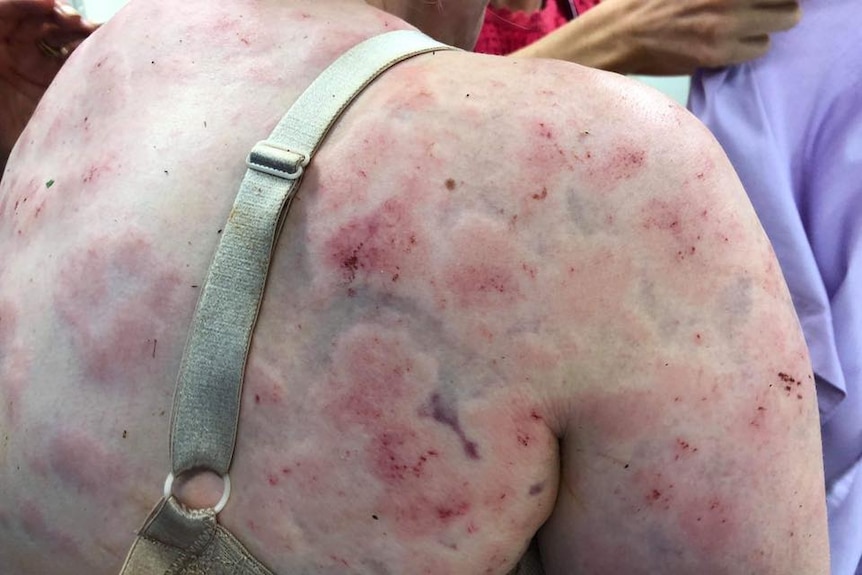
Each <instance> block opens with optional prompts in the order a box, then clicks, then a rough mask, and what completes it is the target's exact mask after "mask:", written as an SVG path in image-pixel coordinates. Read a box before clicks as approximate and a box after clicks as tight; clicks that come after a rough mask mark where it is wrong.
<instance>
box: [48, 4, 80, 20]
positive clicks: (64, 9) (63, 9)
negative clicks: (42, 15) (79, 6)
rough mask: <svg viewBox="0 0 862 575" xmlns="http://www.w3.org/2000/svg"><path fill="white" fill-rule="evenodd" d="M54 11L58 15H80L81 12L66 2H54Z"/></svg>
mask: <svg viewBox="0 0 862 575" xmlns="http://www.w3.org/2000/svg"><path fill="white" fill-rule="evenodd" d="M54 11H55V12H56V13H57V14H59V15H60V16H69V17H72V16H80V15H81V13H80V12H78V11H77V10H75V8H74V7H72V6H69V5H68V4H60V3H57V4H54Z"/></svg>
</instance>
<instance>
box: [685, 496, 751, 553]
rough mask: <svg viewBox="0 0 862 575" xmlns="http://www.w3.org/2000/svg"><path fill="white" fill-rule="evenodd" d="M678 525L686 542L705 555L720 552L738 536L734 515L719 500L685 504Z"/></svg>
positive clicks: (700, 499) (706, 499)
mask: <svg viewBox="0 0 862 575" xmlns="http://www.w3.org/2000/svg"><path fill="white" fill-rule="evenodd" d="M677 521H678V524H679V529H680V530H681V531H682V532H683V533H685V534H686V540H687V541H688V542H689V543H690V544H691V545H692V546H693V547H694V548H695V549H696V550H697V551H699V552H703V553H709V554H712V553H717V552H721V551H722V550H723V549H726V548H727V545H728V542H729V541H731V540H732V539H733V538H734V537H736V536H737V534H738V531H737V525H736V520H735V515H734V513H733V512H732V511H731V510H730V509H729V508H727V507H726V506H725V505H724V504H723V503H722V501H721V500H720V499H719V498H717V497H709V496H707V497H700V498H696V499H693V500H690V501H686V502H685V505H684V506H680V509H679V513H678V515H677Z"/></svg>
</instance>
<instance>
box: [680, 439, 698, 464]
mask: <svg viewBox="0 0 862 575" xmlns="http://www.w3.org/2000/svg"><path fill="white" fill-rule="evenodd" d="M697 451H698V449H697V447H692V445H691V444H690V443H689V442H688V441H685V440H684V439H680V438H678V439H677V440H676V453H675V454H674V461H679V460H680V459H681V458H682V457H685V456H687V455H691V454H694V453H697Z"/></svg>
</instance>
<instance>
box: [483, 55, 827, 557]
mask: <svg viewBox="0 0 862 575" xmlns="http://www.w3.org/2000/svg"><path fill="white" fill-rule="evenodd" d="M491 66H497V67H505V66H509V67H510V68H511V69H512V70H518V67H519V66H523V69H520V70H518V71H516V72H512V74H510V75H509V76H508V78H509V79H508V80H505V82H508V85H507V86H505V87H501V88H504V89H502V91H501V92H500V93H499V94H497V95H496V98H497V99H498V100H500V101H503V102H505V103H500V104H498V105H499V106H501V107H503V106H506V107H507V110H506V111H505V112H503V113H502V114H501V115H500V118H505V120H500V124H501V125H502V126H504V127H502V128H498V129H496V133H495V134H494V140H493V141H488V142H485V143H484V146H483V147H485V149H486V150H487V148H488V147H491V148H493V147H494V146H496V149H494V153H491V154H490V155H489V156H488V157H486V158H485V161H486V162H493V160H492V159H489V158H497V159H498V160H499V164H497V165H498V166H499V168H498V169H499V171H500V172H502V173H503V174H504V175H503V176H502V177H501V178H502V180H504V181H505V182H507V183H508V185H503V182H502V181H501V182H495V184H500V187H499V188H496V189H504V190H506V192H504V193H503V194H502V196H504V197H507V198H508V199H509V200H508V201H509V202H510V203H509V204H506V205H505V207H502V208H501V209H504V210H506V211H507V214H508V215H509V221H510V229H511V230H512V234H513V235H514V236H516V237H517V238H518V240H517V243H518V245H519V249H522V250H529V251H531V252H532V253H533V254H535V256H536V259H535V269H534V270H533V272H534V274H535V277H536V279H537V281H536V282H535V284H534V285H532V286H531V291H530V298H531V304H530V305H531V306H533V307H532V308H531V309H532V314H533V317H535V318H541V319H537V320H536V321H537V322H538V324H537V325H541V328H540V330H539V331H540V332H541V333H542V335H541V338H542V344H543V349H544V351H545V352H546V353H547V354H549V355H550V356H552V357H554V358H555V359H556V361H555V363H554V367H553V368H552V369H549V370H545V371H543V372H542V378H541V382H540V383H537V384H536V386H537V389H536V393H537V394H538V395H540V396H542V397H544V398H545V399H546V401H547V406H548V412H549V413H551V414H554V416H552V418H551V419H552V421H551V424H552V426H553V427H554V428H555V429H556V430H557V433H558V434H559V435H560V436H561V437H563V443H562V454H561V455H562V465H563V471H562V475H561V479H560V484H559V495H558V499H557V507H556V509H555V511H554V513H553V515H552V516H551V518H550V520H549V521H548V523H546V524H545V527H544V528H543V531H542V532H541V533H542V535H541V543H542V552H543V558H544V560H545V563H546V567H547V568H548V569H549V570H550V571H551V572H567V571H570V570H571V569H572V566H577V571H578V572H582V573H616V572H620V573H622V572H627V573H628V572H631V573H640V572H643V573H655V572H666V573H671V572H673V573H683V572H686V573H730V572H743V571H756V572H759V573H787V572H806V573H825V572H826V571H827V569H828V557H827V546H826V528H825V525H826V523H825V511H824V508H823V493H822V489H823V487H822V476H821V453H820V446H819V431H818V419H817V411H816V401H815V390H814V385H813V381H812V377H811V372H810V367H809V364H808V358H807V352H806V350H805V345H804V342H803V340H802V337H801V335H800V331H799V327H798V324H797V321H796V318H795V315H794V313H793V310H792V306H791V305H790V301H789V297H788V295H787V292H786V288H785V287H784V283H783V280H782V277H781V274H780V271H779V270H778V267H777V264H776V262H775V259H774V255H773V253H772V250H771V248H770V246H769V244H768V242H767V240H766V239H765V237H764V235H763V232H762V230H761V228H760V226H759V223H758V221H757V219H756V217H755V216H754V213H753V211H752V209H751V207H750V205H749V203H748V201H747V199H746V197H745V194H744V191H743V189H742V187H741V185H740V183H739V181H738V180H737V178H736V175H735V173H734V171H733V169H732V168H731V166H730V165H729V163H728V161H727V159H726V157H725V156H724V154H723V153H722V151H721V150H720V148H719V147H718V145H717V144H716V142H715V141H714V140H713V138H712V137H711V136H710V135H709V134H708V132H707V131H706V130H705V129H704V128H703V127H702V126H701V125H700V124H699V123H698V122H697V120H695V119H694V118H692V117H691V116H690V115H689V114H688V113H687V112H686V111H685V110H683V109H681V108H679V107H678V106H676V105H675V104H673V103H671V102H670V101H668V100H666V99H664V98H663V97H661V96H659V95H658V94H655V93H653V92H652V91H651V90H648V89H644V88H640V87H637V86H635V85H634V84H633V83H631V82H629V81H627V80H625V79H622V78H619V77H615V76H613V75H609V74H602V73H597V72H591V71H587V70H584V69H581V68H577V67H568V66H566V65H558V64H551V63H541V64H535V65H533V64H529V63H521V62H494V63H492V64H491ZM496 75H497V73H495V76H496ZM499 77H500V76H498V78H499ZM497 81H500V82H504V80H497ZM491 82H492V83H493V80H492V81H491ZM506 94H510V95H511V97H510V98H507V97H506ZM472 97H473V95H471V98H472ZM489 107H490V108H491V109H493V105H491V106H489ZM492 131H494V130H492ZM492 179H493V178H492ZM488 193H489V194H490V193H491V192H490V191H488ZM498 201H500V202H503V201H504V200H502V199H500V200H498ZM553 417H556V419H555V420H554V419H553Z"/></svg>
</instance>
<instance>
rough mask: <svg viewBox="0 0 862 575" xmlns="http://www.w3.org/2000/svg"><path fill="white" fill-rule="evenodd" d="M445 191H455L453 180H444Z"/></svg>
mask: <svg viewBox="0 0 862 575" xmlns="http://www.w3.org/2000/svg"><path fill="white" fill-rule="evenodd" d="M446 189H447V190H450V191H451V190H454V189H455V180H453V179H452V178H449V179H448V180H446Z"/></svg>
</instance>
